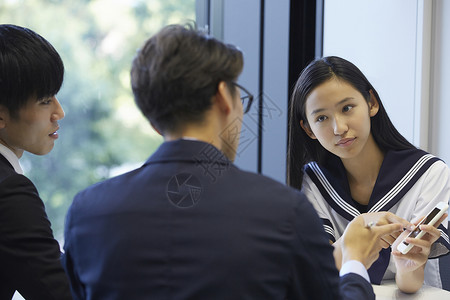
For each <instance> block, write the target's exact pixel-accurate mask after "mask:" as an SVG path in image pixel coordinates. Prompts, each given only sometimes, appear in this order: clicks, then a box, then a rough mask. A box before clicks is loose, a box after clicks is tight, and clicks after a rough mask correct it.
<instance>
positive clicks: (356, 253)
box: [341, 212, 410, 269]
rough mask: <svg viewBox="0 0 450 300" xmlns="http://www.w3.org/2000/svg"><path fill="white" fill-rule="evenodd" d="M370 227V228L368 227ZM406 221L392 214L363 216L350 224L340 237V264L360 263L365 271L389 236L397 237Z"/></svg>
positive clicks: (407, 224)
mask: <svg viewBox="0 0 450 300" xmlns="http://www.w3.org/2000/svg"><path fill="white" fill-rule="evenodd" d="M369 225H372V226H369ZM405 225H406V227H410V223H409V222H408V221H405V220H403V219H402V218H399V217H397V216H395V215H394V214H392V213H388V212H383V213H369V214H363V215H360V216H358V217H356V218H355V219H353V221H352V222H350V223H349V224H348V226H347V228H346V229H345V232H344V234H343V236H342V242H341V248H342V264H344V263H345V262H346V261H349V260H357V261H360V262H361V263H362V264H363V265H364V266H365V267H366V268H367V269H368V268H369V267H370V266H371V265H372V264H373V263H374V262H375V261H376V260H377V259H378V255H379V252H380V250H381V249H382V248H384V247H385V245H386V243H387V242H386V240H385V239H388V237H389V236H398V235H399V234H400V233H401V232H402V231H403V228H404V227H405Z"/></svg>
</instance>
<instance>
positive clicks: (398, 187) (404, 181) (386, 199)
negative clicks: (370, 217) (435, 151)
mask: <svg viewBox="0 0 450 300" xmlns="http://www.w3.org/2000/svg"><path fill="white" fill-rule="evenodd" d="M433 157H435V156H434V155H431V154H426V155H424V156H422V157H421V158H420V159H419V160H418V161H417V162H416V163H415V164H414V166H412V167H411V169H409V171H408V173H406V174H405V176H403V178H402V179H401V180H400V181H399V182H397V184H396V185H395V186H394V187H393V188H392V189H391V190H390V191H389V193H387V194H386V195H385V196H384V197H383V198H381V199H380V200H378V202H377V203H376V204H375V205H374V206H373V207H372V208H371V209H369V211H368V212H377V211H380V210H381V209H382V208H383V206H384V205H386V204H387V203H389V202H390V201H391V200H392V199H394V197H395V196H397V194H398V193H399V192H400V191H401V190H402V189H403V188H404V187H405V185H407V184H408V182H409V181H410V179H411V178H412V177H413V176H414V175H415V174H416V173H417V171H418V170H420V168H422V166H423V165H424V164H425V163H426V162H427V161H429V160H430V159H432V158H433Z"/></svg>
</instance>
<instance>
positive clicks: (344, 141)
mask: <svg viewBox="0 0 450 300" xmlns="http://www.w3.org/2000/svg"><path fill="white" fill-rule="evenodd" d="M355 139H356V138H350V139H342V140H339V142H337V144H336V145H337V146H341V147H346V146H350V145H351V144H353V141H354V140H355Z"/></svg>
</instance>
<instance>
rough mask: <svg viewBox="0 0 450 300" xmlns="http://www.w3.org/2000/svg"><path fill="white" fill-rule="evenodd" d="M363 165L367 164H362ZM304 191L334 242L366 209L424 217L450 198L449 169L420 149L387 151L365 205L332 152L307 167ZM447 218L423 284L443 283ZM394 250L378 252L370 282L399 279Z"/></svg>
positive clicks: (409, 217) (448, 247)
mask: <svg viewBox="0 0 450 300" xmlns="http://www.w3.org/2000/svg"><path fill="white" fill-rule="evenodd" d="M361 168H364V166H361ZM304 171H305V175H304V179H303V187H302V191H303V192H304V193H305V194H306V196H307V197H308V199H309V200H310V201H311V203H312V204H313V205H314V207H315V209H316V211H317V213H318V214H319V217H320V218H321V219H322V221H323V226H324V229H325V231H326V232H327V233H328V235H329V238H330V240H331V241H333V242H334V241H336V240H337V239H339V238H340V237H341V235H342V234H343V232H344V230H345V228H346V226H347V224H348V223H349V222H350V221H351V220H353V218H355V217H356V216H358V215H360V214H362V213H365V212H379V211H389V212H392V213H394V214H395V215H397V216H399V217H401V218H404V219H406V220H409V221H414V220H415V219H418V218H421V217H423V216H425V215H426V214H427V213H428V212H429V211H430V210H431V209H432V208H433V207H434V206H435V205H436V204H437V203H439V202H442V201H447V202H448V201H449V199H450V172H449V168H448V167H447V165H446V164H445V163H444V162H443V161H442V160H440V159H439V158H437V157H435V156H433V155H431V154H429V153H426V152H425V151H422V150H419V149H408V150H400V151H394V150H390V151H387V152H386V153H385V158H384V160H383V163H382V165H381V168H380V172H379V174H378V178H377V180H376V182H375V186H374V188H373V191H372V195H371V197H370V200H369V204H368V205H367V206H363V205H360V204H359V203H357V202H356V201H354V200H353V199H352V197H351V192H350V187H349V184H348V180H347V175H346V171H345V168H344V166H343V164H342V162H341V160H340V159H339V158H338V157H337V156H335V155H333V154H330V155H329V157H328V158H327V160H326V161H325V163H324V164H321V165H319V164H318V163H316V162H311V163H309V164H307V165H306V166H305V169H304ZM447 225H448V219H446V220H444V221H443V222H442V224H441V225H440V226H439V227H438V229H439V230H440V232H441V236H440V238H439V239H438V240H437V241H436V242H435V243H434V244H433V246H432V248H431V253H430V256H429V258H430V259H429V260H428V262H427V264H426V267H425V284H426V285H431V286H435V287H438V288H442V282H441V277H440V274H439V260H438V259H436V258H438V257H440V256H442V255H445V254H447V253H448V252H449V251H450V243H449V236H448V231H447ZM390 252H391V249H390V248H389V249H385V250H382V251H381V252H380V257H379V259H378V260H377V261H376V262H375V263H374V264H373V265H372V267H371V268H370V269H369V275H370V278H371V281H372V283H375V284H380V282H381V280H382V279H394V278H395V272H396V269H395V264H394V262H393V260H392V259H390V256H391V254H390Z"/></svg>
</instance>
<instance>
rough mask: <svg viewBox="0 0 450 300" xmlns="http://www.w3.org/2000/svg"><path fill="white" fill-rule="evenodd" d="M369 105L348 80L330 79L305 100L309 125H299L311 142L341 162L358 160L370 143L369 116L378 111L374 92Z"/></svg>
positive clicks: (302, 123)
mask: <svg viewBox="0 0 450 300" xmlns="http://www.w3.org/2000/svg"><path fill="white" fill-rule="evenodd" d="M370 94H371V99H370V102H369V103H367V101H366V100H365V99H364V97H363V96H362V95H361V93H360V92H359V91H358V90H356V89H355V88H354V87H353V86H351V85H350V84H348V83H347V82H345V81H342V80H338V79H331V80H328V81H326V82H324V83H322V84H321V85H319V86H317V87H316V88H315V89H314V90H313V91H312V92H311V93H310V95H309V96H308V97H307V98H306V105H305V110H306V111H305V112H306V118H307V121H308V124H305V123H304V122H303V121H301V122H300V125H301V126H302V128H303V129H304V130H305V132H306V133H307V134H308V136H309V137H310V138H312V139H317V140H318V141H319V143H320V144H321V145H322V146H323V147H324V148H325V149H327V150H328V151H330V152H331V153H333V154H335V155H337V156H339V157H340V158H342V159H348V158H353V157H356V156H357V155H358V154H359V153H361V151H362V150H363V149H364V147H365V146H366V144H367V140H368V139H369V136H370V135H371V133H370V117H373V116H375V115H376V114H377V112H378V108H379V105H378V101H377V100H376V98H375V97H374V96H373V94H372V92H371V93H370Z"/></svg>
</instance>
